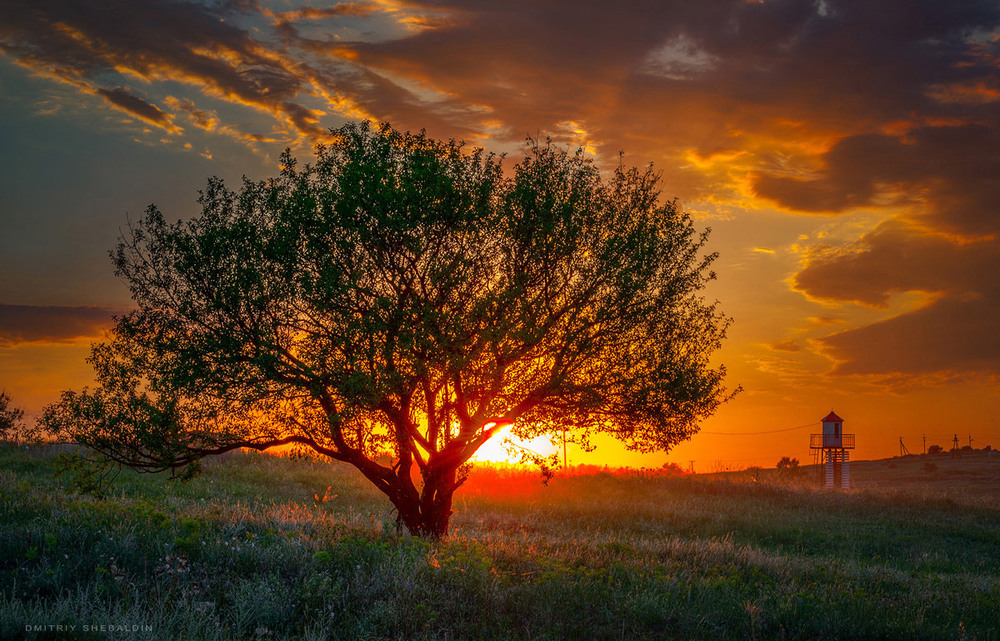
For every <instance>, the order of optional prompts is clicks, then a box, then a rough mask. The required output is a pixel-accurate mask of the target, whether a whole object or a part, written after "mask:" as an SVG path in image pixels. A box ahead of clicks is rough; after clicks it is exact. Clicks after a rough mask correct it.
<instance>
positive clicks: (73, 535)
mask: <svg viewBox="0 0 1000 641" xmlns="http://www.w3.org/2000/svg"><path fill="white" fill-rule="evenodd" d="M911 458H912V460H908V459H900V460H898V461H895V462H894V461H889V462H868V463H857V464H854V466H853V468H852V472H853V476H854V479H855V484H856V485H857V487H858V488H859V489H855V490H852V491H849V492H825V491H822V490H819V489H815V488H813V487H811V486H810V480H811V479H810V478H807V477H800V478H797V479H793V480H792V481H791V482H789V481H787V480H786V479H782V478H779V477H778V476H777V475H776V473H774V471H773V470H764V471H762V472H759V473H755V474H745V473H744V474H726V475H714V476H713V475H699V476H680V477H677V476H674V477H668V476H662V475H658V474H655V473H639V472H632V473H614V474H613V473H606V472H600V471H593V472H592V473H587V474H576V475H571V476H567V477H562V478H556V479H554V480H553V481H552V482H551V483H550V484H549V485H548V486H547V487H545V486H542V485H540V483H539V482H538V479H537V476H536V475H535V474H533V473H531V472H522V471H518V470H514V469H503V468H477V469H476V470H474V471H473V474H472V476H471V478H470V480H469V482H468V483H467V486H466V487H464V488H463V489H462V490H460V493H459V495H458V498H457V500H456V514H455V517H454V519H453V530H452V535H451V536H450V537H449V538H448V539H446V540H443V541H440V542H436V543H428V542H425V541H422V540H418V539H413V538H410V537H408V536H406V535H405V534H403V535H400V534H398V533H397V531H396V527H395V519H394V515H393V513H392V512H391V511H390V507H391V506H390V505H389V503H388V502H387V501H385V500H383V499H382V498H381V497H380V496H379V495H378V494H377V493H376V492H375V490H374V489H370V488H369V487H368V486H367V485H366V484H365V483H364V482H363V481H362V480H361V479H360V477H359V476H358V475H356V474H355V473H353V472H352V471H351V470H350V469H348V468H345V467H343V466H331V465H329V464H326V463H320V462H315V461H303V460H290V459H283V458H277V457H272V456H267V455H249V454H237V455H231V456H229V457H227V458H225V459H222V460H218V461H210V462H207V465H206V472H205V474H204V475H202V476H201V477H199V478H197V479H195V480H194V481H192V482H190V483H187V484H178V483H169V482H167V481H166V480H165V479H164V478H163V477H162V476H150V475H138V474H134V473H126V474H123V475H122V476H121V477H119V479H118V480H117V481H116V483H115V485H114V489H113V491H112V494H111V496H110V498H106V499H103V500H98V499H95V498H92V497H89V496H82V495H79V494H76V493H75V492H73V490H72V489H71V484H70V482H69V481H68V480H66V479H63V478H54V477H53V473H52V472H53V468H54V465H55V461H56V457H55V455H54V454H52V453H48V452H45V451H37V450H36V451H25V450H24V449H20V450H18V449H15V448H12V447H9V446H4V447H2V448H0V638H3V639H20V638H39V639H41V638H44V639H49V638H53V639H54V638H94V639H105V638H116V639H117V638H128V639H185V640H188V639H285V638H289V639H291V638H306V639H326V638H333V639H535V640H540V639H609V640H611V639H982V640H987V639H1000V480H998V479H1000V461H998V460H997V459H996V458H987V457H985V456H979V457H968V458H966V459H949V458H948V457H938V458H936V459H933V460H934V461H935V465H936V468H937V469H934V470H930V469H929V467H928V466H927V465H926V463H927V462H928V460H929V459H926V458H922V457H911ZM328 488H329V489H328ZM317 499H318V500H317ZM60 626H61V627H62V629H60ZM71 626H73V628H72V629H71ZM102 626H103V628H102ZM95 628H96V630H95Z"/></svg>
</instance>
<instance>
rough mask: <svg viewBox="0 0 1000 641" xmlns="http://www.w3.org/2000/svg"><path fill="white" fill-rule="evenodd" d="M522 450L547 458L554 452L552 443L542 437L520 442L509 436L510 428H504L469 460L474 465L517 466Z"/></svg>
mask: <svg viewBox="0 0 1000 641" xmlns="http://www.w3.org/2000/svg"><path fill="white" fill-rule="evenodd" d="M522 449H523V450H530V451H531V452H535V453H536V454H539V455H541V456H548V455H550V454H552V453H553V452H555V451H556V448H555V446H554V445H552V442H551V441H549V439H547V438H545V437H544V436H540V437H538V438H533V439H531V440H530V441H522V440H521V439H519V438H517V437H515V436H511V434H510V427H505V428H503V429H501V430H500V431H499V432H497V433H496V434H494V435H493V437H492V438H491V439H490V440H488V441H486V442H485V443H483V445H482V447H480V448H479V449H478V450H477V451H476V453H475V455H474V456H473V457H472V459H471V460H472V461H473V462H476V463H507V464H509V465H519V464H521V450H522Z"/></svg>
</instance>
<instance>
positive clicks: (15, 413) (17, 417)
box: [0, 391, 24, 443]
mask: <svg viewBox="0 0 1000 641" xmlns="http://www.w3.org/2000/svg"><path fill="white" fill-rule="evenodd" d="M10 400H11V399H10V395H9V394H8V393H7V392H6V391H2V392H0V441H12V442H15V443H16V442H18V441H19V440H20V438H21V435H22V434H23V432H24V410H23V409H21V408H19V407H13V406H11V404H10Z"/></svg>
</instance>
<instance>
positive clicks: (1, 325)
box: [0, 304, 113, 345]
mask: <svg viewBox="0 0 1000 641" xmlns="http://www.w3.org/2000/svg"><path fill="white" fill-rule="evenodd" d="M112 316H113V312H112V310H110V309H108V308H106V307H56V306H48V307H45V306H34V305H3V304H0V344H6V345H10V344H17V343H39V342H45V343H64V342H70V341H73V340H75V339H78V338H86V337H98V336H100V335H101V334H102V333H103V332H104V331H105V330H106V329H108V328H109V327H111V324H112Z"/></svg>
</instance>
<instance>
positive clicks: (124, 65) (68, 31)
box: [0, 0, 323, 137]
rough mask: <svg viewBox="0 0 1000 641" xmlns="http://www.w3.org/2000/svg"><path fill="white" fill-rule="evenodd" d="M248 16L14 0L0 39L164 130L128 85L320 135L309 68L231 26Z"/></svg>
mask: <svg viewBox="0 0 1000 641" xmlns="http://www.w3.org/2000/svg"><path fill="white" fill-rule="evenodd" d="M253 11H259V9H255V8H254V6H253V5H252V4H245V5H233V4H232V3H227V4H223V5H217V6H215V7H211V6H206V5H202V4H198V3H195V2H183V1H181V2H167V1H165V0H151V1H150V2H142V3H108V2H104V1H101V0H83V1H77V0H51V1H48V2H44V3H38V2H33V1H30V0H12V1H11V2H7V3H5V4H4V10H3V13H2V14H0V15H2V20H0V25H2V26H0V42H2V47H3V51H4V52H5V53H7V54H8V55H10V56H13V57H14V58H15V59H16V60H17V61H18V62H19V63H20V64H21V65H23V66H25V67H28V68H30V69H33V70H35V71H38V72H40V73H43V74H46V75H48V76H50V77H53V78H58V79H60V80H62V81H64V82H67V83H69V84H72V85H74V86H78V87H80V88H81V89H84V90H85V91H88V92H90V93H95V94H97V95H100V96H102V97H104V98H105V99H106V100H108V101H109V103H111V104H112V105H114V106H115V107H117V108H119V109H122V110H125V111H126V112H128V113H130V114H131V115H134V116H136V117H138V118H140V119H142V120H144V121H145V122H148V123H151V124H155V125H158V126H165V127H167V128H169V126H168V124H169V122H170V119H169V116H168V114H166V113H165V112H164V111H163V110H162V109H161V108H160V107H158V106H156V105H154V104H152V103H151V102H150V101H149V100H147V99H145V98H141V97H140V96H139V95H138V93H137V92H136V91H135V89H134V87H131V86H129V85H128V84H126V83H129V82H130V81H131V82H138V83H140V84H142V85H145V86H146V87H147V88H148V87H154V88H155V86H156V85H157V83H166V82H172V83H183V84H186V85H188V86H191V87H195V88H196V90H197V91H198V92H202V93H204V94H206V95H209V96H213V97H215V98H218V99H222V100H224V101H226V102H229V103H231V104H234V105H243V106H248V107H251V108H253V109H256V110H259V111H262V112H265V113H268V114H270V115H271V116H273V117H274V118H276V119H277V120H279V121H280V122H282V123H284V124H287V125H288V126H290V127H291V128H292V129H293V131H294V132H295V135H302V136H313V137H314V136H321V135H322V134H323V129H322V127H320V126H319V124H318V122H317V117H316V115H315V114H314V113H313V111H312V110H311V109H310V108H308V107H306V106H305V105H304V104H303V103H302V100H303V99H304V98H306V97H308V94H309V91H310V89H309V86H308V85H309V80H308V76H309V73H308V69H306V65H303V64H302V63H299V62H297V61H295V60H293V59H291V58H289V57H288V56H287V55H285V54H284V53H283V52H282V51H281V50H280V48H277V47H273V46H271V45H270V44H268V43H266V42H262V41H260V40H257V39H255V38H254V37H252V36H251V35H250V31H249V30H247V29H244V28H242V27H240V26H237V20H236V19H235V18H236V17H238V16H239V15H245V14H246V13H247V12H253ZM234 12H236V13H234Z"/></svg>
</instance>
